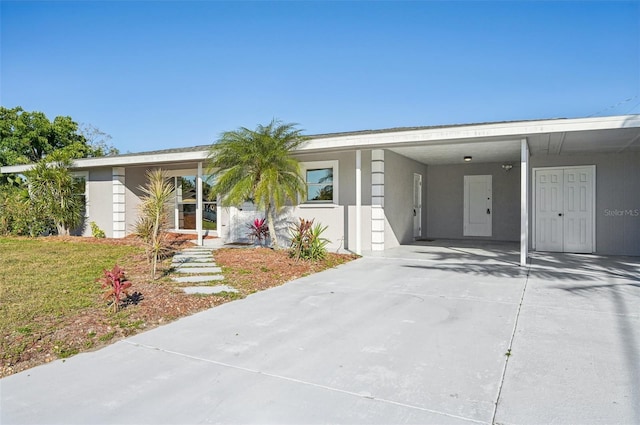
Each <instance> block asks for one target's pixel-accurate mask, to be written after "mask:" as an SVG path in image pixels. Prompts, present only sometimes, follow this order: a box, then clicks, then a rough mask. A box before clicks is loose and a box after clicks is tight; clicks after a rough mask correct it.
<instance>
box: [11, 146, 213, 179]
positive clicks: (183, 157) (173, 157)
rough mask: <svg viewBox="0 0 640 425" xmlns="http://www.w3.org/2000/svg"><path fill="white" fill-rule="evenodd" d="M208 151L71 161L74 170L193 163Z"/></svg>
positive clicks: (20, 170)
mask: <svg viewBox="0 0 640 425" xmlns="http://www.w3.org/2000/svg"><path fill="white" fill-rule="evenodd" d="M208 155H209V151H208V150H207V149H202V150H196V151H188V152H174V151H171V152H166V153H149V154H145V153H141V154H127V155H116V156H103V157H99V158H81V159H76V160H74V161H73V165H72V168H73V169H74V170H82V169H86V168H98V167H126V166H135V165H162V164H167V163H175V162H194V161H196V162H197V161H204V160H206V159H207V157H208ZM32 167H33V164H26V165H12V166H7V167H2V168H0V174H9V173H24V172H25V171H28V170H30V169H31V168H32Z"/></svg>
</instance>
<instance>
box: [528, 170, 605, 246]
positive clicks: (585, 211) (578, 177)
mask: <svg viewBox="0 0 640 425" xmlns="http://www.w3.org/2000/svg"><path fill="white" fill-rule="evenodd" d="M594 170H595V167H593V166H589V167H569V168H550V169H538V170H536V171H535V185H536V187H535V202H536V209H535V214H536V218H535V226H536V231H535V237H536V240H535V247H536V250H538V251H554V252H576V253H592V252H593V251H594V243H593V223H594V222H593V220H594V219H593V202H594V196H595V179H594V178H595V172H594Z"/></svg>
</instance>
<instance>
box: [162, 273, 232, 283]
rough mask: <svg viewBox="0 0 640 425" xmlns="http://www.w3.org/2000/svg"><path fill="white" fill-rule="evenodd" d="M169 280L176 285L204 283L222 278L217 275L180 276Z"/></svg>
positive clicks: (222, 278)
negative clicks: (176, 283)
mask: <svg viewBox="0 0 640 425" xmlns="http://www.w3.org/2000/svg"><path fill="white" fill-rule="evenodd" d="M171 280H173V281H174V282H178V283H206V282H216V281H219V280H224V276H222V275H219V274H212V275H207V276H181V277H172V278H171Z"/></svg>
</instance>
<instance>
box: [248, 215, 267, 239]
mask: <svg viewBox="0 0 640 425" xmlns="http://www.w3.org/2000/svg"><path fill="white" fill-rule="evenodd" d="M247 227H248V228H249V238H250V239H251V240H252V241H254V242H258V243H259V244H260V245H262V246H264V243H265V242H266V240H267V236H269V226H268V225H267V222H266V219H264V218H256V219H255V220H253V223H249V224H247Z"/></svg>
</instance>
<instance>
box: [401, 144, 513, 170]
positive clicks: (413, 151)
mask: <svg viewBox="0 0 640 425" xmlns="http://www.w3.org/2000/svg"><path fill="white" fill-rule="evenodd" d="M390 150H392V151H393V152H395V153H397V154H400V155H403V156H406V157H407V158H412V159H414V160H416V161H419V162H422V163H423V164H434V165H438V164H462V163H464V157H465V156H471V157H472V158H473V159H472V163H481V162H520V141H519V140H517V141H513V140H510V141H492V142H473V143H455V142H454V143H452V142H448V143H445V144H441V145H428V146H408V147H401V148H392V149H390Z"/></svg>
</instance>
